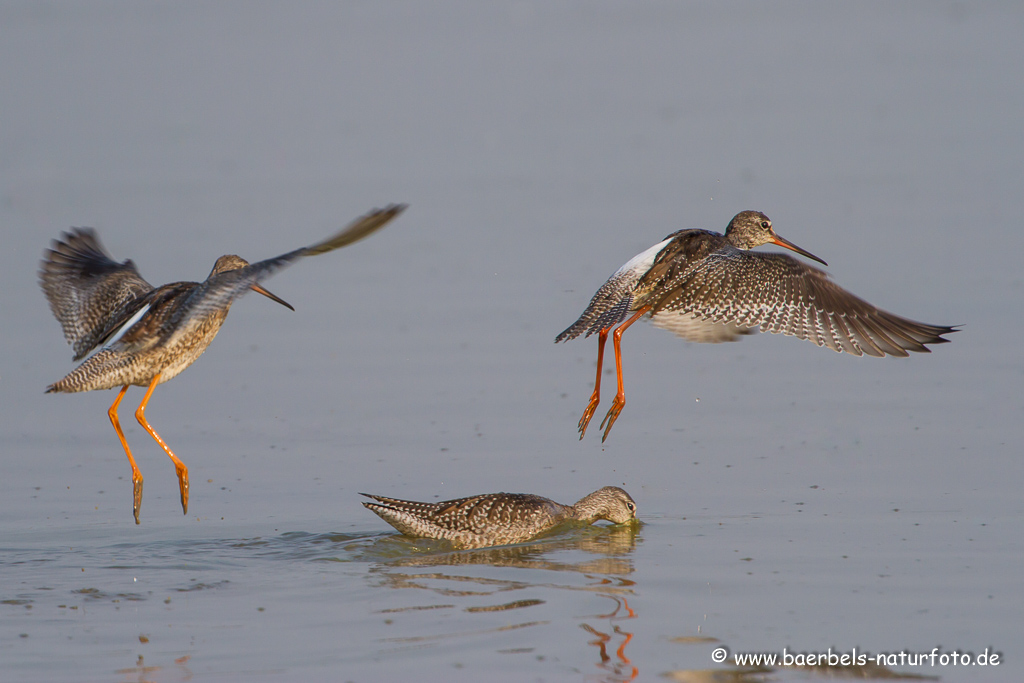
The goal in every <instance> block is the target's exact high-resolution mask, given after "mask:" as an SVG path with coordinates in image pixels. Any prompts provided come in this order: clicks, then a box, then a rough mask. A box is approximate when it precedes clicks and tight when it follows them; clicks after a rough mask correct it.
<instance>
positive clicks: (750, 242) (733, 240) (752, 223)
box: [725, 211, 828, 266]
mask: <svg viewBox="0 0 1024 683" xmlns="http://www.w3.org/2000/svg"><path fill="white" fill-rule="evenodd" d="M725 237H726V239H727V240H728V241H729V244H731V245H732V246H734V247H736V248H737V249H753V248H754V247H759V246H761V245H762V244H777V245H779V246H780V247H785V248H786V249H789V250H790V251H795V252H796V253H798V254H800V255H801V256H806V257H807V258H809V259H812V260H814V261H817V262H818V263H820V264H822V265H826V266H827V265H828V264H827V263H825V262H824V261H823V260H822V259H820V258H818V257H817V256H815V255H814V254H812V253H811V252H809V251H806V250H805V249H801V248H800V247H798V246H796V245H795V244H793V243H792V242H790V241H789V240H787V239H783V238H781V237H779V236H778V235H776V234H775V230H773V229H772V221H771V219H770V218H768V216H765V215H764V214H763V213H761V212H760V211H740V212H739V213H738V214H736V215H735V216H734V217H733V219H732V220H731V221H729V227H728V228H726V229H725Z"/></svg>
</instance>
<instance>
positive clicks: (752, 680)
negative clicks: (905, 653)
mask: <svg viewBox="0 0 1024 683" xmlns="http://www.w3.org/2000/svg"><path fill="white" fill-rule="evenodd" d="M787 673H788V674H796V675H797V677H798V678H799V680H814V679H816V678H827V679H830V680H836V679H840V680H841V679H857V680H865V681H883V680H884V681H937V680H939V677H938V676H925V675H922V674H914V673H903V672H900V671H894V670H893V669H890V668H888V667H885V666H878V665H877V664H874V663H868V664H863V665H860V666H856V665H849V666H826V665H821V666H780V667H777V668H771V667H767V666H755V667H735V668H727V669H679V670H676V671H669V672H667V673H665V674H664V675H663V676H664V677H665V678H667V679H669V680H671V681H677V682H678V683H768V682H769V681H780V680H791V679H792V677H787V678H780V675H784V674H787Z"/></svg>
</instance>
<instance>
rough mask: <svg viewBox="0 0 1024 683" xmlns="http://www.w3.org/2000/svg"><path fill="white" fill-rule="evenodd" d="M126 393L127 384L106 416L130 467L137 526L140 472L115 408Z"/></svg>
mask: <svg viewBox="0 0 1024 683" xmlns="http://www.w3.org/2000/svg"><path fill="white" fill-rule="evenodd" d="M126 391H128V385H127V384H125V385H124V386H123V387H121V392H120V393H119V394H118V395H117V398H115V399H114V403H113V405H111V406H110V408H109V409H108V410H107V416H108V417H110V424H112V425H114V431H115V432H117V438H119V439H120V440H121V446H122V447H123V448H124V452H125V453H126V454H127V455H128V462H129V463H130V464H131V466H132V512H133V513H134V514H135V523H136V524H138V523H139V507H140V506H141V505H142V472H140V471H139V466H138V465H136V464H135V458H133V457H132V452H131V450H130V449H129V448H128V441H127V440H126V439H125V438H124V432H122V431H121V422H120V421H119V420H118V419H117V407H118V406H119V405H121V399H122V398H124V392H126Z"/></svg>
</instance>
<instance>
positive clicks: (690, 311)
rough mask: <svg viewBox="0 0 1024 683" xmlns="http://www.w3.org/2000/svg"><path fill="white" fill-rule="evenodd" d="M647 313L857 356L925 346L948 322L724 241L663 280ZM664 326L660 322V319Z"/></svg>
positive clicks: (903, 351)
mask: <svg viewBox="0 0 1024 683" xmlns="http://www.w3.org/2000/svg"><path fill="white" fill-rule="evenodd" d="M650 303H651V305H652V316H653V317H654V318H655V319H657V318H658V317H659V316H671V315H674V316H686V315H689V316H691V317H693V318H696V319H698V320H700V321H704V322H707V323H727V324H734V325H737V326H739V327H741V328H754V327H758V326H759V327H760V328H761V329H762V330H763V331H766V332H772V333H776V334H786V335H790V336H794V337H798V338H800V339H808V340H810V341H812V342H814V343H815V344H817V345H818V346H827V347H828V348H830V349H832V350H834V351H846V352H847V353H852V354H853V355H856V356H861V355H864V354H868V355H870V356H885V355H887V354H888V355H892V356H906V355H908V354H907V352H908V351H916V352H924V353H927V352H928V348H927V347H926V346H925V344H939V343H943V342H946V341H949V340H948V339H943V338H942V335H943V334H949V333H951V332H955V331H956V328H954V327H945V326H941V325H928V324H925V323H919V322H916V321H914V320H909V319H907V318H903V317H901V316H898V315H894V314H892V313H889V312H887V311H883V310H881V309H880V308H878V307H876V306H874V305H872V304H870V303H868V302H867V301H864V300H863V299H861V298H859V297H857V296H854V295H853V294H851V293H850V292H848V291H846V290H845V289H843V288H842V287H840V286H839V285H837V284H836V283H834V282H833V281H832V280H831V279H829V276H828V274H827V273H825V271H823V270H819V269H818V268H814V267H813V266H809V265H807V264H805V263H803V262H801V261H798V260H796V259H795V258H792V257H791V256H788V255H786V254H772V253H757V252H750V251H742V250H739V249H736V248H734V247H731V246H728V245H726V246H723V247H721V248H720V249H718V250H716V251H715V252H713V253H711V254H709V255H708V256H707V257H705V258H703V259H699V260H697V261H695V262H694V263H693V264H692V266H691V267H689V268H684V269H682V270H681V271H680V272H678V274H676V275H675V276H674V277H673V278H672V279H669V280H666V281H665V282H664V288H662V289H659V291H658V296H657V299H656V300H655V301H652V302H650ZM663 326H664V325H663Z"/></svg>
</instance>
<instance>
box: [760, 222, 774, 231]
mask: <svg viewBox="0 0 1024 683" xmlns="http://www.w3.org/2000/svg"><path fill="white" fill-rule="evenodd" d="M761 227H762V228H764V229H765V230H770V229H771V227H772V224H771V223H769V222H768V221H761Z"/></svg>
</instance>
